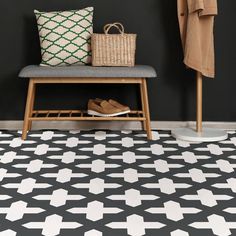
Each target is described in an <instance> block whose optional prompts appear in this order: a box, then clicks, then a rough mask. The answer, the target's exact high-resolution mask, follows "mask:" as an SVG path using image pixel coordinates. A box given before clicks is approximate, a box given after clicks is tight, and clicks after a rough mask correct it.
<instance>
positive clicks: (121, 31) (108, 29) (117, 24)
mask: <svg viewBox="0 0 236 236" xmlns="http://www.w3.org/2000/svg"><path fill="white" fill-rule="evenodd" d="M113 27H114V28H116V29H118V30H119V32H120V33H121V34H124V33H125V28H124V26H123V25H122V24H121V23H119V22H115V23H112V24H107V25H105V26H104V32H105V34H109V31H110V29H111V28H113Z"/></svg>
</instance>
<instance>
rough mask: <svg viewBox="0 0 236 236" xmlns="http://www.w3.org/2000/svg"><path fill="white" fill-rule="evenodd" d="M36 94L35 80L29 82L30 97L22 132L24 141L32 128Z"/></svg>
mask: <svg viewBox="0 0 236 236" xmlns="http://www.w3.org/2000/svg"><path fill="white" fill-rule="evenodd" d="M34 94H35V83H34V81H33V79H30V81H29V87H28V95H27V101H26V107H25V118H24V125H23V131H22V139H23V140H25V139H26V137H27V132H28V130H29V128H30V126H31V121H29V118H30V116H31V115H32V110H33V105H34V96H35V95H34Z"/></svg>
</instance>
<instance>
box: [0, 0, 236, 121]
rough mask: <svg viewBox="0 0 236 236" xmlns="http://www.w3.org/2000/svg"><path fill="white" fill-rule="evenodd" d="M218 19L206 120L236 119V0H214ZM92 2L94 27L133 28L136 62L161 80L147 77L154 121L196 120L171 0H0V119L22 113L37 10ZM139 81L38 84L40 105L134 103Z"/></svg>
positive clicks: (35, 53) (35, 59)
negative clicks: (96, 100)
mask: <svg viewBox="0 0 236 236" xmlns="http://www.w3.org/2000/svg"><path fill="white" fill-rule="evenodd" d="M218 4H219V16H218V17H217V19H216V27H215V41H216V55H217V56H216V68H217V71H216V73H217V76H216V79H215V80H211V79H205V80H204V119H205V120H211V121H236V105H235V101H236V92H235V88H236V76H235V67H236V46H235V43H236V27H235V22H236V19H235V12H236V1H235V0H227V1H225V0H218ZM85 6H94V7H95V19H94V26H95V31H97V32H100V31H101V29H102V26H103V25H104V24H105V23H109V22H113V21H120V22H122V23H124V25H125V27H126V30H127V31H128V32H137V33H138V50H137V63H139V64H150V65H152V66H154V67H155V68H156V69H157V71H158V77H159V80H150V82H149V96H150V108H151V116H152V119H153V120H194V119H195V80H194V73H193V72H192V71H187V70H186V69H185V67H184V66H183V64H182V57H183V56H182V49H181V43H180V38H179V32H178V24H177V15H176V0H20V1H19V0H7V1H3V0H2V1H0V12H1V14H0V108H1V109H0V119H1V120H21V119H22V118H23V112H24V105H25V99H26V91H27V81H26V80H21V79H18V78H17V74H18V72H19V70H20V69H21V68H22V67H23V66H25V65H28V64H35V63H36V64H37V63H39V62H40V48H39V40H38V33H37V27H36V22H35V18H34V14H33V10H34V9H38V10H43V11H51V10H65V9H80V8H83V7H85ZM137 92H138V88H133V87H132V86H125V87H123V86H92V87H88V86H85V85H84V86H56V87H55V86H53V87H52V86H51V85H48V86H41V87H39V89H38V102H37V104H36V105H37V107H40V108H45V109H46V108H49V107H52V106H53V107H54V108H59V107H62V108H79V107H83V108H85V107H86V101H87V100H88V98H89V97H103V98H106V97H113V98H115V99H119V100H120V101H121V102H125V103H128V104H129V105H131V106H132V107H134V108H135V107H136V106H139V102H138V99H139V98H138V96H137V94H138V93H137Z"/></svg>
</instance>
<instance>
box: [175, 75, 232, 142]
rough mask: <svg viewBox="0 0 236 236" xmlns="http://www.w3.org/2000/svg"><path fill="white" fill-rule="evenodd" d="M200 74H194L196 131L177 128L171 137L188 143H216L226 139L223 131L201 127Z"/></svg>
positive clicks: (225, 133) (226, 136)
mask: <svg viewBox="0 0 236 236" xmlns="http://www.w3.org/2000/svg"><path fill="white" fill-rule="evenodd" d="M202 80H203V78H202V74H201V73H200V72H197V74H196V90H197V91H196V101H197V107H196V130H195V129H193V128H188V127H187V128H179V129H175V130H173V131H172V136H173V137H175V138H176V139H180V140H183V141H188V142H217V141H222V140H225V139H227V138H228V134H227V132H226V131H224V130H219V129H210V128H203V127H202V101H203V100H202V95H203V93H202V82H203V81H202Z"/></svg>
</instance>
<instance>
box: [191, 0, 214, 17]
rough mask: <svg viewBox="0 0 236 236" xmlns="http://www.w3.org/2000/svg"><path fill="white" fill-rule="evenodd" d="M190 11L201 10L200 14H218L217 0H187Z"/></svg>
mask: <svg viewBox="0 0 236 236" xmlns="http://www.w3.org/2000/svg"><path fill="white" fill-rule="evenodd" d="M187 2H188V11H189V13H194V12H196V11H198V12H199V16H207V15H217V13H218V11H217V0H187Z"/></svg>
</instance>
